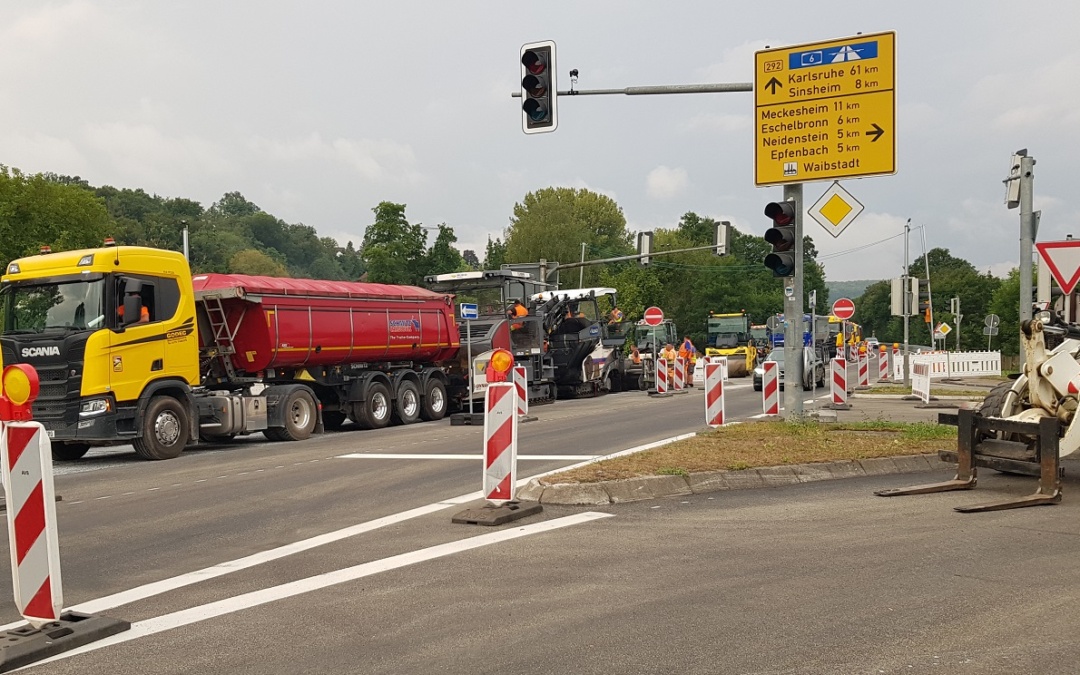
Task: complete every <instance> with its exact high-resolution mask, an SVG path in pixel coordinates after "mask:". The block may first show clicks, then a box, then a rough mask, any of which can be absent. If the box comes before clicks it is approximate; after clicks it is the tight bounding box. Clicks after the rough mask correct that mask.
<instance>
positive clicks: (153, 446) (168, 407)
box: [132, 396, 188, 460]
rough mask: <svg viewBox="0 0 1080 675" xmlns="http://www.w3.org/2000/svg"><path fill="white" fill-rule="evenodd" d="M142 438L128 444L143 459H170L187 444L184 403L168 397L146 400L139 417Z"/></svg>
mask: <svg viewBox="0 0 1080 675" xmlns="http://www.w3.org/2000/svg"><path fill="white" fill-rule="evenodd" d="M141 423H142V437H141V438H136V439H135V440H134V441H132V445H133V446H134V447H135V454H137V455H139V456H140V457H142V458H143V459H154V460H157V459H172V458H173V457H176V456H177V455H179V454H180V453H181V452H183V450H184V446H185V445H187V442H188V414H187V409H186V408H185V407H184V404H183V403H181V402H180V401H177V400H176V399H175V398H173V397H171V396H158V397H156V398H153V399H151V400H150V405H149V406H147V408H146V412H145V413H144V414H143V416H142V421H141Z"/></svg>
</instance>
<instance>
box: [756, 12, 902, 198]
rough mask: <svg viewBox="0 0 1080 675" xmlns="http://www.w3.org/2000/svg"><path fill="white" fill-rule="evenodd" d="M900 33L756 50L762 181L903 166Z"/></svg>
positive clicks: (758, 161) (846, 175) (847, 175)
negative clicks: (899, 148) (899, 158)
mask: <svg viewBox="0 0 1080 675" xmlns="http://www.w3.org/2000/svg"><path fill="white" fill-rule="evenodd" d="M895 47H896V33H894V32H891V31H890V32H886V33H875V34H871V35H856V36H853V37H849V38H842V39H837V40H829V41H827V42H815V43H811V44H805V45H796V46H794V47H783V48H780V49H766V50H764V51H760V52H756V53H755V54H754V183H755V184H756V185H759V186H760V185H780V184H784V183H805V182H809V181H817V180H838V179H842V178H856V177H861V176H876V175H881V174H890V173H896V124H895V120H896V103H895V96H894V94H895V87H896V69H895V67H894V62H895V51H896V49H895Z"/></svg>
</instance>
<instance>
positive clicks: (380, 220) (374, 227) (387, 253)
mask: <svg viewBox="0 0 1080 675" xmlns="http://www.w3.org/2000/svg"><path fill="white" fill-rule="evenodd" d="M372 211H374V212H375V222H374V223H372V224H371V225H368V227H367V229H365V230H364V242H363V245H362V247H361V257H362V258H363V260H364V265H365V266H366V268H367V274H368V280H369V281H375V282H379V283H384V284H411V285H419V284H421V283H423V280H424V268H425V265H426V262H427V261H426V258H427V250H426V249H427V245H426V244H427V235H426V234H425V232H424V230H423V228H422V227H421V226H420V225H419V224H417V225H413V224H410V223H409V221H408V220H407V219H406V218H405V205H404V204H394V203H392V202H380V203H379V205H378V206H376V207H375V208H374V209H372Z"/></svg>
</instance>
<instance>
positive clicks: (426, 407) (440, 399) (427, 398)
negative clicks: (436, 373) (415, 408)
mask: <svg viewBox="0 0 1080 675" xmlns="http://www.w3.org/2000/svg"><path fill="white" fill-rule="evenodd" d="M445 416H446V385H444V384H443V383H442V380H440V379H439V378H437V377H433V378H431V379H429V380H428V381H427V384H426V385H425V386H424V401H423V405H421V406H420V419H422V420H424V421H425V422H434V421H435V420H441V419H442V418H443V417H445Z"/></svg>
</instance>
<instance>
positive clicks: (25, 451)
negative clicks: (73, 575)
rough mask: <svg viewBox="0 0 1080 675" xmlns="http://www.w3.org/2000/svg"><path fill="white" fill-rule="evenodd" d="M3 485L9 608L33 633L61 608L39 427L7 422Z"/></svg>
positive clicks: (1, 450)
mask: <svg viewBox="0 0 1080 675" xmlns="http://www.w3.org/2000/svg"><path fill="white" fill-rule="evenodd" d="M0 458H2V460H0V461H2V462H3V471H4V484H5V485H6V486H7V488H8V491H7V515H8V518H7V520H8V537H9V540H10V541H11V577H12V581H13V582H14V588H15V605H16V607H17V608H18V610H19V613H20V614H22V615H23V618H24V619H26V620H27V621H28V622H29V623H30V625H32V626H33V627H34V628H41V627H42V626H43V625H45V624H47V623H50V622H52V621H56V620H57V619H59V618H60V612H61V610H63V608H64V593H63V588H62V585H61V581H60V544H59V541H58V540H57V531H56V492H55V490H54V488H53V475H52V444H51V443H50V442H49V437H48V436H47V435H46V434H45V427H44V426H42V424H41V423H40V422H7V423H5V424H4V428H3V432H2V436H0Z"/></svg>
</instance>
